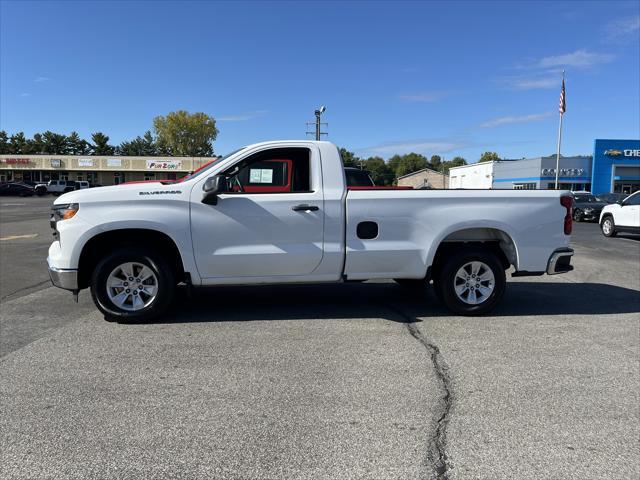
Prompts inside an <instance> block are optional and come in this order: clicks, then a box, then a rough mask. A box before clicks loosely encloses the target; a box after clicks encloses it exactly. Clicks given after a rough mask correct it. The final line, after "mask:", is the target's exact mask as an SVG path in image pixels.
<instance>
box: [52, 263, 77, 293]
mask: <svg viewBox="0 0 640 480" xmlns="http://www.w3.org/2000/svg"><path fill="white" fill-rule="evenodd" d="M48 267H49V278H51V283H52V284H53V286H54V287H58V288H63V289H65V290H71V291H78V270H76V269H65V268H56V267H52V266H51V264H49V265H48Z"/></svg>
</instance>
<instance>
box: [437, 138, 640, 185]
mask: <svg viewBox="0 0 640 480" xmlns="http://www.w3.org/2000/svg"><path fill="white" fill-rule="evenodd" d="M449 175H450V179H449V185H450V188H494V189H514V190H538V189H542V190H547V189H554V188H555V180H556V156H555V155H550V156H548V157H534V158H524V159H519V160H515V159H514V160H498V161H495V162H486V163H474V164H471V165H464V166H461V167H455V168H452V169H451V170H450V171H449ZM558 184H559V185H558V186H559V188H560V189H561V190H573V191H579V190H587V191H591V192H592V193H594V194H600V193H610V192H619V193H633V192H635V191H637V190H640V140H612V139H597V140H595V141H594V144H593V155H591V156H588V155H584V156H576V157H562V156H561V157H560V172H559V175H558Z"/></svg>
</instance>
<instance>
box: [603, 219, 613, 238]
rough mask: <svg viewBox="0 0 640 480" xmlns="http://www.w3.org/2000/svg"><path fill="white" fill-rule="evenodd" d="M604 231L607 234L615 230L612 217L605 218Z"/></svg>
mask: <svg viewBox="0 0 640 480" xmlns="http://www.w3.org/2000/svg"><path fill="white" fill-rule="evenodd" d="M602 231H603V233H604V234H605V235H611V232H612V231H613V221H612V220H611V219H610V218H605V219H604V222H602Z"/></svg>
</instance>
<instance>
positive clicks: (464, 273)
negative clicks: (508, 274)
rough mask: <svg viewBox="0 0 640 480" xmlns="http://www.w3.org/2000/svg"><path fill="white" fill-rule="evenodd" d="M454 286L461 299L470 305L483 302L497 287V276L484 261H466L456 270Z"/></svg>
mask: <svg viewBox="0 0 640 480" xmlns="http://www.w3.org/2000/svg"><path fill="white" fill-rule="evenodd" d="M453 287H454V290H455V292H456V295H457V296H458V298H459V299H460V300H462V301H463V302H464V303H467V304H469V305H478V304H480V303H483V302H485V301H486V300H487V298H489V297H490V296H491V293H492V292H493V289H494V288H495V277H494V276H493V272H492V271H491V269H490V268H489V267H488V266H487V265H486V264H485V263H483V262H477V261H474V262H469V263H465V264H464V265H463V266H462V267H460V269H459V270H458V271H457V272H456V276H455V278H454V279H453Z"/></svg>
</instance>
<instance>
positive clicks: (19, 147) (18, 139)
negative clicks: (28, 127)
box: [9, 132, 28, 154]
mask: <svg viewBox="0 0 640 480" xmlns="http://www.w3.org/2000/svg"><path fill="white" fill-rule="evenodd" d="M26 150H28V144H27V139H26V138H25V136H24V133H23V132H18V133H14V134H13V135H11V138H10V139H9V153H14V154H16V153H27V151H26Z"/></svg>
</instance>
